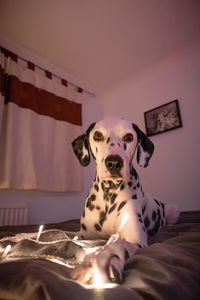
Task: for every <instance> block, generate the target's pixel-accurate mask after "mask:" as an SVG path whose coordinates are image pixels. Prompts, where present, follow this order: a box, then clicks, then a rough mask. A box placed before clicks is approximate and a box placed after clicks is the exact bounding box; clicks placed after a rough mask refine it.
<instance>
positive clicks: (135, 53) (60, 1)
mask: <svg viewBox="0 0 200 300" xmlns="http://www.w3.org/2000/svg"><path fill="white" fill-rule="evenodd" d="M0 20H1V26H0V34H1V35H2V36H4V37H6V38H7V39H9V40H11V41H13V42H15V43H16V44H17V45H19V46H21V47H24V48H26V49H28V50H30V51H32V52H33V53H35V54H37V55H39V56H41V57H43V58H45V59H47V60H48V61H49V62H51V63H52V64H54V65H56V66H57V67H60V68H62V69H64V70H65V71H66V72H67V73H68V74H71V75H72V76H73V77H74V78H76V79H77V81H78V82H81V83H82V86H83V88H84V87H87V88H88V87H89V89H90V90H91V91H92V92H95V93H96V94H102V93H106V91H108V90H109V89H110V88H112V87H113V86H114V85H117V84H119V83H120V82H121V81H124V80H127V79H128V78H130V77H133V76H134V75H135V74H136V73H137V72H138V71H140V70H141V69H143V68H146V67H148V66H150V65H152V64H153V63H155V62H156V61H158V60H160V59H163V58H164V57H166V56H167V55H169V54H170V52H172V51H175V50H176V49H177V48H180V47H183V46H184V45H186V44H187V43H189V42H190V41H192V40H194V39H196V38H198V37H199V36H200V1H199V0H57V1H56V0H42V1H41V0H28V1H27V0H0Z"/></svg>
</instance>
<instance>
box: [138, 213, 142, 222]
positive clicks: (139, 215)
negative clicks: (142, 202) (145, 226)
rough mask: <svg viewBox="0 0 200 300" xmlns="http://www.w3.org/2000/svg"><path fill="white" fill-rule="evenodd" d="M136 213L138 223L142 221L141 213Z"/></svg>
mask: <svg viewBox="0 0 200 300" xmlns="http://www.w3.org/2000/svg"><path fill="white" fill-rule="evenodd" d="M137 215H138V221H139V222H140V223H143V220H142V216H141V214H137Z"/></svg>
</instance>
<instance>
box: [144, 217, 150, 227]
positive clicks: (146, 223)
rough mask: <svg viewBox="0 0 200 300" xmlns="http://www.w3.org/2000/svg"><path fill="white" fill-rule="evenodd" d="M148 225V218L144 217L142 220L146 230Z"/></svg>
mask: <svg viewBox="0 0 200 300" xmlns="http://www.w3.org/2000/svg"><path fill="white" fill-rule="evenodd" d="M149 225H150V221H149V218H147V217H146V218H145V219H144V226H145V227H146V228H148V227H149Z"/></svg>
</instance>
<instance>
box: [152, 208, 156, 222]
mask: <svg viewBox="0 0 200 300" xmlns="http://www.w3.org/2000/svg"><path fill="white" fill-rule="evenodd" d="M152 220H153V221H155V220H156V212H155V210H154V211H153V213H152Z"/></svg>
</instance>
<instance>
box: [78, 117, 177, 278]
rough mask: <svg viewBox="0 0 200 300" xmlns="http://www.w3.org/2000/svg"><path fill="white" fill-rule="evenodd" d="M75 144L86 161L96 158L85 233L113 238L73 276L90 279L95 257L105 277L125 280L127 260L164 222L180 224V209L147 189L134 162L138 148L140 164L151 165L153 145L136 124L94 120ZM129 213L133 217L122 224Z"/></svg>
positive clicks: (83, 219) (83, 162) (84, 220)
mask: <svg viewBox="0 0 200 300" xmlns="http://www.w3.org/2000/svg"><path fill="white" fill-rule="evenodd" d="M72 146H73V150H74V153H75V155H76V156H77V158H78V160H79V162H80V164H81V165H82V166H84V167H86V166H87V165H89V163H90V160H91V155H92V156H93V158H94V160H95V162H96V177H95V179H94V182H93V186H92V189H91V191H90V193H89V195H88V197H87V199H86V202H85V209H84V212H83V215H82V217H81V221H80V225H81V229H80V236H81V238H82V239H86V240H88V239H92V240H94V239H106V240H109V242H108V243H107V244H106V246H105V247H104V248H103V249H102V250H101V251H99V252H97V253H93V254H89V255H86V257H85V259H84V261H83V263H82V264H81V265H80V266H78V267H77V268H75V270H73V272H72V278H73V279H76V280H79V281H81V282H83V283H86V284H91V283H92V280H93V273H92V270H93V268H92V265H93V262H94V261H95V264H96V265H97V266H98V269H99V271H100V273H101V276H102V278H103V280H104V282H112V281H114V282H116V281H118V282H120V281H122V278H123V277H122V274H123V268H124V264H125V261H126V260H127V259H128V258H129V257H131V256H133V255H134V253H135V251H136V250H137V249H138V248H141V247H145V246H147V244H148V238H149V237H151V236H152V235H154V234H155V233H156V232H158V230H160V229H161V228H162V227H163V226H165V225H166V224H173V223H175V222H176V220H177V219H178V216H179V209H178V207H176V206H175V205H165V204H163V203H162V202H160V201H159V200H158V199H157V198H155V197H154V196H152V195H150V194H148V193H145V192H144V190H143V188H142V185H141V182H140V179H139V176H138V174H137V172H136V170H135V169H134V167H133V164H132V161H133V157H134V154H135V153H136V152H137V154H136V155H137V163H138V164H139V165H140V166H141V167H147V166H148V163H149V160H150V158H151V156H152V154H153V151H154V145H153V143H152V142H151V141H150V140H149V138H148V137H147V136H146V135H145V134H144V133H143V132H142V131H141V130H140V129H139V128H138V126H137V125H135V124H132V123H130V122H128V121H125V120H122V119H119V118H116V117H109V118H106V119H104V120H102V121H100V122H97V123H93V124H91V125H90V126H89V128H88V130H87V131H86V132H85V133H84V134H83V135H81V136H79V137H77V138H76V139H75V140H74V141H73V142H72ZM125 214H126V215H127V216H128V219H127V222H126V223H125V224H124V226H123V227H122V226H121V224H122V220H123V216H124V215H125ZM116 233H118V238H115V236H116ZM112 236H114V238H112ZM110 237H111V238H110Z"/></svg>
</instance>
